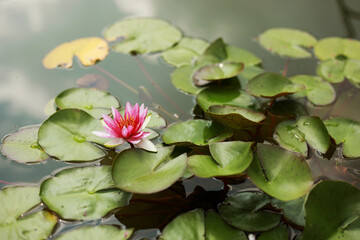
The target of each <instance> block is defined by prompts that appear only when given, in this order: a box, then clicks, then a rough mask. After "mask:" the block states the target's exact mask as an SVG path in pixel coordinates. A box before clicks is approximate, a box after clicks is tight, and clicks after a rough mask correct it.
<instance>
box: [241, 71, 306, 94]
mask: <svg viewBox="0 0 360 240" xmlns="http://www.w3.org/2000/svg"><path fill="white" fill-rule="evenodd" d="M303 89H304V86H303V85H301V84H294V83H292V82H291V81H290V80H289V79H288V78H286V77H284V76H282V75H280V74H277V73H269V72H267V73H263V74H259V75H257V76H256V77H254V78H253V79H251V80H250V81H249V82H248V83H247V85H246V91H247V92H248V93H250V94H251V95H253V96H256V97H265V98H277V97H281V96H285V95H288V94H290V93H295V92H299V91H301V90H303Z"/></svg>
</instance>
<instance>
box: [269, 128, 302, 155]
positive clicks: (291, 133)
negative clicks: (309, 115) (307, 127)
mask: <svg viewBox="0 0 360 240" xmlns="http://www.w3.org/2000/svg"><path fill="white" fill-rule="evenodd" d="M274 139H275V140H276V142H277V143H278V144H279V145H280V146H281V147H283V148H285V149H287V150H290V151H294V152H298V153H300V154H302V155H303V156H305V157H306V156H307V155H308V146H307V144H306V141H305V135H304V133H302V132H301V131H300V130H299V129H298V128H297V126H296V121H283V122H281V123H279V124H278V125H277V126H276V128H275V131H274Z"/></svg>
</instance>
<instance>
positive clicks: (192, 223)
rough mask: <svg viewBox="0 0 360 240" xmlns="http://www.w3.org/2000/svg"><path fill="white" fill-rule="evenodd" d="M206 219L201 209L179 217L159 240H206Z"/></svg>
mask: <svg viewBox="0 0 360 240" xmlns="http://www.w3.org/2000/svg"><path fill="white" fill-rule="evenodd" d="M204 223H205V217H204V212H203V210H201V209H195V210H193V211H190V212H187V213H184V214H181V215H179V216H178V217H177V218H175V219H174V220H173V221H171V222H170V223H169V224H168V225H167V226H166V227H165V228H164V230H163V231H162V233H161V236H160V238H159V240H183V239H196V240H205V224H204Z"/></svg>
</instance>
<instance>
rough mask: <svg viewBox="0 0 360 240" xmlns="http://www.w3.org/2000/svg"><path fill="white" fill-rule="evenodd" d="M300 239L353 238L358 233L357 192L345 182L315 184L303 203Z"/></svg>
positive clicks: (359, 204)
mask: <svg viewBox="0 0 360 240" xmlns="http://www.w3.org/2000/svg"><path fill="white" fill-rule="evenodd" d="M305 210H306V224H305V229H304V232H303V236H302V237H303V239H310V240H315V239H341V240H345V239H346V240H355V239H358V238H359V235H360V227H359V226H360V191H359V189H357V188H356V187H354V186H352V185H351V184H349V183H346V182H336V181H323V182H320V183H319V184H317V185H315V187H314V188H313V189H312V190H311V192H310V193H309V196H308V197H307V200H306V203H305Z"/></svg>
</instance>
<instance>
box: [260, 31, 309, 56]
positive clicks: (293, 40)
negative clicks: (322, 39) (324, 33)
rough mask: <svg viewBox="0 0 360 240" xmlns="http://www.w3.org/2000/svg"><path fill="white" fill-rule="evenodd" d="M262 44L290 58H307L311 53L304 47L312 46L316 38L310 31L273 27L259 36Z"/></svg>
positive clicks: (271, 50)
mask: <svg viewBox="0 0 360 240" xmlns="http://www.w3.org/2000/svg"><path fill="white" fill-rule="evenodd" d="M259 42H260V44H261V45H262V46H263V47H264V48H266V49H267V50H269V51H270V52H273V53H275V54H278V55H280V56H282V57H290V58H307V57H311V54H310V53H309V52H308V51H306V50H304V49H303V48H311V47H312V46H314V44H315V43H316V39H315V38H314V37H313V36H311V35H310V34H309V33H307V32H304V31H300V30H296V29H290V28H272V29H269V30H267V31H265V32H264V33H262V34H261V35H260V36H259Z"/></svg>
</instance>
